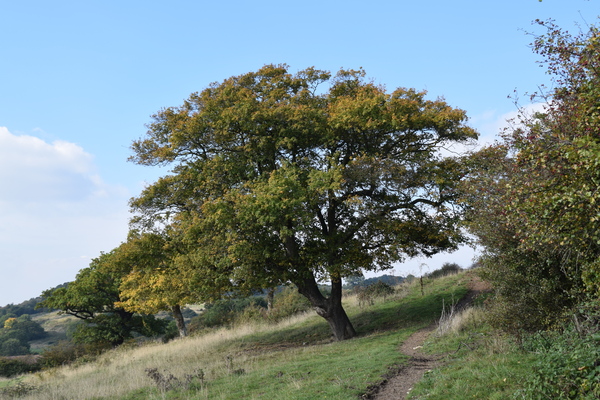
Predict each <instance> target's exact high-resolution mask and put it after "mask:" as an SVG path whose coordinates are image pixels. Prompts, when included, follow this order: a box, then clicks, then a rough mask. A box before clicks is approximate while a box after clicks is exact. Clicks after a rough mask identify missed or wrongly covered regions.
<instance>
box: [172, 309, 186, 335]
mask: <svg viewBox="0 0 600 400" xmlns="http://www.w3.org/2000/svg"><path fill="white" fill-rule="evenodd" d="M171 313H172V314H173V318H175V325H177V330H178V331H179V337H186V336H187V327H186V326H185V320H184V319H183V314H182V313H181V307H180V306H179V305H176V306H173V307H171Z"/></svg>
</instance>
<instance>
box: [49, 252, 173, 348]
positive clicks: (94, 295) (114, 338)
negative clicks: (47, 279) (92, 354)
mask: <svg viewBox="0 0 600 400" xmlns="http://www.w3.org/2000/svg"><path fill="white" fill-rule="evenodd" d="M117 252H118V249H115V250H113V251H111V252H110V253H104V254H102V255H101V256H100V257H98V258H96V259H94V260H93V261H92V262H91V263H90V266H89V267H88V268H84V269H82V270H81V271H80V272H79V273H78V274H77V277H76V278H75V281H73V282H71V283H70V284H69V285H68V286H67V287H66V288H58V289H54V290H51V291H45V292H44V293H43V295H42V296H43V298H44V300H43V301H42V302H40V303H39V307H48V308H52V309H58V310H61V312H63V313H65V314H69V315H73V316H75V317H77V318H79V319H81V320H83V321H85V322H86V324H83V325H78V326H77V332H76V333H75V334H74V336H73V338H74V339H75V340H77V341H79V342H84V343H92V342H94V343H106V344H107V345H111V346H116V345H119V344H122V343H123V342H124V341H125V340H126V339H128V338H130V337H132V336H131V335H132V332H137V333H140V334H142V335H154V334H157V333H160V332H162V330H163V329H164V326H165V325H166V324H165V323H163V322H162V321H159V320H156V318H154V316H152V315H138V314H134V313H132V312H129V311H127V310H125V309H123V308H122V307H119V306H117V305H116V304H117V303H118V302H119V301H120V300H121V298H120V295H119V285H120V283H121V279H122V278H123V276H124V275H126V274H127V272H128V271H129V266H128V265H124V264H122V263H118V262H116V261H117V258H116V254H117Z"/></svg>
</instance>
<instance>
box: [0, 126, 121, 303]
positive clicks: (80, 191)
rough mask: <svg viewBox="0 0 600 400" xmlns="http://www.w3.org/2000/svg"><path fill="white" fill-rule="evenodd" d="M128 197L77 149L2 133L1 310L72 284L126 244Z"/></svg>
mask: <svg viewBox="0 0 600 400" xmlns="http://www.w3.org/2000/svg"><path fill="white" fill-rule="evenodd" d="M128 197H129V194H128V192H127V190H125V189H124V188H120V187H118V186H114V185H108V184H106V183H105V182H103V180H102V179H101V177H100V176H99V175H98V173H97V169H96V166H95V164H94V157H93V156H92V155H91V154H89V153H87V152H86V151H85V150H84V149H83V148H81V147H80V146H78V145H76V144H74V143H69V142H65V141H54V142H52V143H47V142H45V141H44V140H42V139H39V138H37V137H34V136H28V135H14V134H12V133H11V132H9V130H8V129H7V128H4V127H0V254H2V256H3V257H2V261H1V264H0V274H1V275H2V279H0V306H2V305H4V304H7V303H9V302H14V303H19V302H21V301H23V300H27V299H29V298H31V297H34V296H37V295H39V294H40V293H41V291H43V290H45V289H48V288H50V287H53V286H55V285H57V284H60V283H63V282H66V281H71V280H73V279H74V277H75V275H76V273H77V272H78V271H79V270H80V269H81V268H85V267H86V266H87V265H88V264H89V261H90V257H97V256H98V255H99V254H100V252H101V251H110V250H111V249H112V248H114V247H115V246H117V245H118V244H119V243H120V242H121V241H123V240H124V239H125V237H126V234H127V220H128V217H129V214H128V205H127V201H128ZM82 255H85V256H86V257H85V258H82Z"/></svg>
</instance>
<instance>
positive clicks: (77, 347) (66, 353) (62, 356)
mask: <svg viewBox="0 0 600 400" xmlns="http://www.w3.org/2000/svg"><path fill="white" fill-rule="evenodd" d="M110 348H111V346H102V345H100V344H98V343H94V344H84V343H74V342H69V341H60V342H58V343H57V344H55V345H54V346H52V347H49V348H48V349H46V350H45V351H44V352H43V353H42V359H41V364H42V365H43V367H44V368H51V367H58V366H61V365H67V364H71V363H72V362H74V361H75V360H81V359H84V358H86V359H94V358H95V357H96V356H98V355H100V354H101V353H103V352H104V351H106V350H108V349H110Z"/></svg>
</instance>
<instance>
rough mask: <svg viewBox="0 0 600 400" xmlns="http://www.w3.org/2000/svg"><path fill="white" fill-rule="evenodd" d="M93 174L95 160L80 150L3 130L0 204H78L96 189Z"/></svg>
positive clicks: (0, 140) (59, 142)
mask: <svg viewBox="0 0 600 400" xmlns="http://www.w3.org/2000/svg"><path fill="white" fill-rule="evenodd" d="M94 175H95V172H94V166H93V157H92V155H90V154H88V153H86V152H85V151H84V150H83V149H82V148H81V147H79V146H77V145H75V144H73V143H68V142H64V141H55V142H54V143H51V144H50V143H46V142H44V141H43V140H41V139H39V138H37V137H34V136H26V135H22V136H16V135H13V134H11V133H10V132H9V131H8V129H6V128H3V127H0V187H1V188H2V191H1V192H0V202H26V203H37V202H53V201H70V200H74V201H78V200H81V199H82V198H85V197H86V196H89V195H91V194H92V193H93V192H94V190H95V189H96V188H95V187H96V186H97V182H94Z"/></svg>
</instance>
